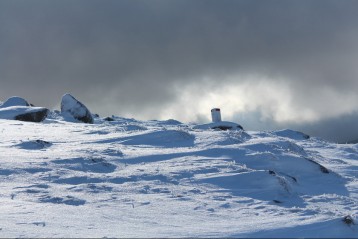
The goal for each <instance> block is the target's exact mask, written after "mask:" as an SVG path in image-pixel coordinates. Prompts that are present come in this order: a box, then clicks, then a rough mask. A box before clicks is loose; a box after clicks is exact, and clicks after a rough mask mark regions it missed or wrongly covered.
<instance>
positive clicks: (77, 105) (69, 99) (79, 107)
mask: <svg viewBox="0 0 358 239" xmlns="http://www.w3.org/2000/svg"><path fill="white" fill-rule="evenodd" d="M61 114H62V115H65V116H68V115H69V116H71V117H73V118H74V119H76V120H79V121H81V122H83V123H90V124H93V117H92V114H91V112H90V111H89V110H88V108H87V107H86V106H85V105H84V104H82V103H81V102H80V101H78V100H77V99H76V98H75V97H73V96H72V95H70V94H65V95H64V96H62V100H61Z"/></svg>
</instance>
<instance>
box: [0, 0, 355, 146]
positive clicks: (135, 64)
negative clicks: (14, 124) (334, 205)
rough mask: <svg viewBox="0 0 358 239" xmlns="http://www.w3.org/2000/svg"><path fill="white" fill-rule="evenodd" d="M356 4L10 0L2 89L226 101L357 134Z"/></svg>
mask: <svg viewBox="0 0 358 239" xmlns="http://www.w3.org/2000/svg"><path fill="white" fill-rule="evenodd" d="M357 10H358V2H357V1H349V0H347V1H339V0H336V1H329V0H325V1H320V0H316V1H283V0H281V1H274V0H270V1H255V0H250V1H226V0H221V1H210V0H207V1H200V0H198V1H185V0H180V1H179V0H178V1H176V0H172V1H165V0H162V1H155V0H150V1H136V0H130V1H129V0H128V1H108V0H104V1H93V0H86V1H83V0H77V1H68V0H62V1H45V0H11V1H10V0H3V1H0V35H1V37H0V82H1V87H0V99H1V100H5V99H6V98H7V97H10V96H12V95H20V96H22V97H25V98H27V99H28V100H29V101H31V102H32V103H34V104H36V105H42V106H47V107H58V103H59V99H60V97H61V96H62V95H63V94H64V93H66V92H69V93H72V94H73V95H75V96H76V97H78V98H79V99H81V101H83V102H85V103H86V105H87V106H88V107H89V108H90V109H91V110H92V111H93V112H98V113H100V114H102V115H110V114H116V115H123V116H132V117H135V118H143V119H145V118H157V117H161V118H169V117H171V118H176V119H178V120H183V121H196V120H199V121H205V120H208V119H209V112H210V107H221V108H223V109H224V110H225V111H226V113H227V115H226V119H227V120H238V121H243V122H240V123H241V124H242V125H243V126H244V127H245V128H246V129H250V128H251V129H273V128H285V127H292V126H293V127H296V128H297V129H298V130H302V131H305V132H307V133H309V134H314V135H318V136H322V137H325V138H328V139H331V140H339V141H347V140H351V139H354V138H358V127H357V126H356V123H355V122H357V120H356V119H357V114H358V113H357V112H358V111H357V109H358V96H357V94H356V92H357V90H358V81H357V80H356V76H357V73H358V72H357V71H358V70H357V69H358V68H357V67H356V62H357V57H358V47H357V44H356V42H357V40H358V26H357V24H356V23H357V21H358V16H357V14H356V13H357ZM262 82H264V83H262ZM262 84H264V86H262ZM248 86H249V88H245V87H248ZM266 88H267V89H270V90H265V89H266ZM236 89H238V90H236ZM243 89H247V90H243ZM240 90H241V91H240ZM229 91H230V93H228V92H229ZM238 91H240V92H238ZM183 107H185V108H186V110H185V114H184V115H183V114H182V112H183V111H182V108H183ZM153 109H156V111H158V112H155V110H153ZM154 112H155V113H154ZM205 112H207V115H206V116H205ZM229 112H230V113H229ZM249 118H250V119H254V120H249V121H246V120H245V119H249ZM342 122H345V123H344V124H342ZM340 125H342V127H341V126H340Z"/></svg>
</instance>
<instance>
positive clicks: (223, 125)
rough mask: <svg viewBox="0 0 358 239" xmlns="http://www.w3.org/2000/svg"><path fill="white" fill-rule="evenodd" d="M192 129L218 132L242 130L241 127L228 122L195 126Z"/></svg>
mask: <svg viewBox="0 0 358 239" xmlns="http://www.w3.org/2000/svg"><path fill="white" fill-rule="evenodd" d="M193 128H194V129H220V130H240V129H241V130H243V127H242V126H241V125H239V124H236V123H233V122H229V121H220V122H213V123H209V124H201V125H195V126H194V127H193Z"/></svg>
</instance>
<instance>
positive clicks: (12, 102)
mask: <svg viewBox="0 0 358 239" xmlns="http://www.w3.org/2000/svg"><path fill="white" fill-rule="evenodd" d="M10 106H30V104H29V103H28V102H27V101H26V100H25V99H23V98H21V97H18V96H13V97H10V98H9V99H7V100H6V101H5V102H4V103H2V104H0V108H6V107H10Z"/></svg>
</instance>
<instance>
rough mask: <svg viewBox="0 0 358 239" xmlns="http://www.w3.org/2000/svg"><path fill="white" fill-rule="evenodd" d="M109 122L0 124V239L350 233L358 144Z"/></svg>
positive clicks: (355, 220)
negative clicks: (8, 238)
mask: <svg viewBox="0 0 358 239" xmlns="http://www.w3.org/2000/svg"><path fill="white" fill-rule="evenodd" d="M66 98H68V97H65V102H67V103H68V104H65V106H66V107H68V106H69V105H70V106H72V107H73V106H76V104H75V103H74V101H72V100H70V101H69V102H68V101H66ZM70 108H71V107H70ZM111 118H112V119H113V121H106V120H104V119H100V118H95V121H94V124H79V123H73V122H68V121H64V120H63V118H61V117H58V116H56V114H52V116H51V117H48V118H47V119H46V120H45V121H43V123H40V124H33V123H29V122H20V121H11V120H0V133H1V141H0V151H1V154H0V161H1V164H0V179H1V182H2V183H1V184H0V187H1V190H0V200H1V204H0V235H1V237H56V238H59V237H98V238H99V237H127V238H128V237H141V238H143V237H259V238H262V237H265V238H267V237H272V238H278V237H284V238H287V237H295V238H301V237H310V238H322V237H324V238H327V237H340V238H356V237H357V236H358V226H357V224H358V178H357V175H358V145H354V144H349V145H339V144H333V143H329V142H326V141H323V140H320V139H317V138H314V137H311V138H307V137H305V135H304V134H302V133H299V132H295V131H292V130H283V131H274V132H254V131H248V132H245V131H243V130H240V129H236V130H224V131H221V130H215V129H211V127H200V126H199V127H198V126H194V125H187V124H182V123H180V122H178V121H175V120H168V121H155V120H153V121H138V120H135V119H126V118H121V117H116V116H112V117H111ZM323 169H325V170H323Z"/></svg>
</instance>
